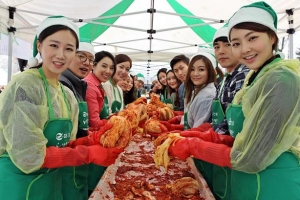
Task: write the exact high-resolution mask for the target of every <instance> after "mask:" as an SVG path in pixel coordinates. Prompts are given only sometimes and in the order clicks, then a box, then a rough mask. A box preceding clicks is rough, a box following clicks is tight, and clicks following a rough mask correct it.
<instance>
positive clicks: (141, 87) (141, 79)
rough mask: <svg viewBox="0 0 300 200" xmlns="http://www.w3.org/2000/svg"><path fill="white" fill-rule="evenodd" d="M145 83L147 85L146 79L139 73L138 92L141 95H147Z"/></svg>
mask: <svg viewBox="0 0 300 200" xmlns="http://www.w3.org/2000/svg"><path fill="white" fill-rule="evenodd" d="M144 83H145V77H144V75H143V74H141V73H138V74H137V90H138V91H139V93H140V94H141V95H142V94H145V88H144Z"/></svg>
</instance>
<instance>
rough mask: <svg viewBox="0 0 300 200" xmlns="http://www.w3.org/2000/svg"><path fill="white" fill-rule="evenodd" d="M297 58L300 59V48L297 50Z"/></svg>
mask: <svg viewBox="0 0 300 200" xmlns="http://www.w3.org/2000/svg"><path fill="white" fill-rule="evenodd" d="M296 58H297V59H299V60H300V48H298V50H297V51H296Z"/></svg>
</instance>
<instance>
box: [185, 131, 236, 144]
mask: <svg viewBox="0 0 300 200" xmlns="http://www.w3.org/2000/svg"><path fill="white" fill-rule="evenodd" d="M180 135H181V136H183V137H197V138H200V139H202V140H204V141H207V142H212V143H218V144H225V145H227V146H229V147H232V145H233V142H234V138H233V137H231V136H230V135H222V134H218V133H216V132H214V130H213V129H212V128H210V129H208V130H207V131H203V132H199V131H190V130H187V131H182V132H181V133H180Z"/></svg>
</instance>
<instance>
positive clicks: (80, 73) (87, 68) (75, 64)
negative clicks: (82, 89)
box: [69, 51, 94, 79]
mask: <svg viewBox="0 0 300 200" xmlns="http://www.w3.org/2000/svg"><path fill="white" fill-rule="evenodd" d="M83 58H84V59H85V58H86V61H84V62H82V61H81V60H84V59H83ZM93 60H94V56H93V55H92V54H91V53H89V52H85V51H83V52H77V53H76V56H75V57H74V59H73V61H72V63H71V65H70V66H69V70H70V71H71V72H72V73H73V74H75V76H77V77H78V78H80V79H84V78H85V77H86V76H87V75H88V74H89V73H90V72H91V70H92V68H93V65H91V63H90V61H93Z"/></svg>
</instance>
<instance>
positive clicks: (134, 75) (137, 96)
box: [130, 71, 141, 98]
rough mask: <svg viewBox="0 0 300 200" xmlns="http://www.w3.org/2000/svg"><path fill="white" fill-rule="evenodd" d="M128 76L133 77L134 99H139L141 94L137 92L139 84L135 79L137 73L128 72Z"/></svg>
mask: <svg viewBox="0 0 300 200" xmlns="http://www.w3.org/2000/svg"><path fill="white" fill-rule="evenodd" d="M130 74H131V75H132V76H133V83H134V84H133V87H134V90H135V97H136V98H140V97H141V92H140V91H139V82H138V79H137V73H136V72H134V71H132V72H130Z"/></svg>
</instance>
